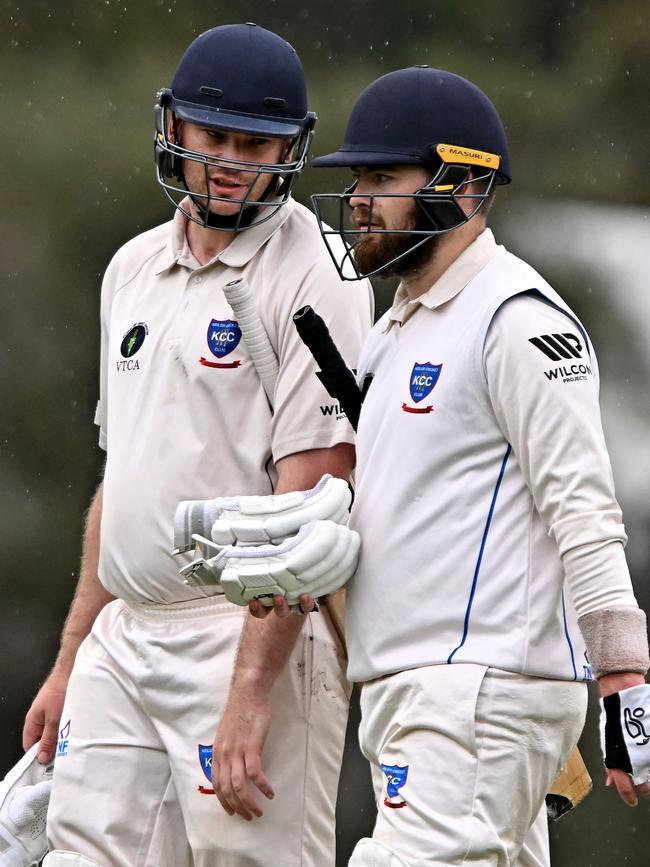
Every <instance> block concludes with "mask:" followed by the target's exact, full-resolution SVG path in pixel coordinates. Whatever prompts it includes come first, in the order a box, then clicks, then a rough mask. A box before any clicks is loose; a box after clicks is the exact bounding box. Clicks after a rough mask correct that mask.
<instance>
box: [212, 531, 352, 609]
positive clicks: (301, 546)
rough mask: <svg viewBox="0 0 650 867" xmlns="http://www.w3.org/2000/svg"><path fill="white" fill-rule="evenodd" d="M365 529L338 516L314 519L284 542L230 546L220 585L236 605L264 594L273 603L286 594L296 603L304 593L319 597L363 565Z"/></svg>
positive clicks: (265, 601) (263, 600)
mask: <svg viewBox="0 0 650 867" xmlns="http://www.w3.org/2000/svg"><path fill="white" fill-rule="evenodd" d="M360 545H361V539H360V537H359V534H358V533H356V532H355V531H354V530H350V529H349V527H346V526H344V525H342V524H335V523H334V522H333V521H312V522H310V523H309V524H305V525H304V526H303V527H301V528H300V530H299V531H298V533H297V534H296V535H295V536H292V537H291V538H290V539H287V540H286V541H284V542H283V543H282V544H281V545H263V546H260V547H253V546H251V547H244V548H234V547H233V548H230V549H227V550H226V551H224V554H225V555H226V558H225V567H224V569H223V572H222V573H221V579H220V584H221V586H222V587H223V591H224V593H225V595H226V598H227V599H228V600H229V601H230V602H234V603H235V605H248V603H249V602H250V601H251V599H259V600H260V602H261V603H262V604H263V605H266V606H271V605H273V596H274V595H280V596H284V597H285V599H286V600H287V602H288V603H289V605H295V604H296V603H297V602H298V600H299V597H300V596H301V595H302V594H303V593H309V594H311V595H312V596H314V597H317V596H325V595H326V594H327V593H333V592H334V590H338V588H339V587H342V586H343V585H344V584H345V582H346V581H348V580H349V579H350V578H351V577H352V575H353V574H354V571H355V569H356V567H357V562H358V559H359V548H360Z"/></svg>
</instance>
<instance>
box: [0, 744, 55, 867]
mask: <svg viewBox="0 0 650 867" xmlns="http://www.w3.org/2000/svg"><path fill="white" fill-rule="evenodd" d="M38 749H39V744H34V746H33V747H31V748H30V749H29V750H28V751H27V752H26V753H25V755H24V756H23V757H22V759H21V760H20V761H19V762H18V763H17V764H16V765H15V766H14V767H13V768H12V769H11V770H10V771H9V772H8V773H7V776H6V777H5V778H4V780H3V781H2V782H1V783H0V867H31V865H33V864H38V863H39V862H40V860H41V858H42V857H43V855H45V853H46V852H47V838H46V834H45V826H46V821H47V806H48V803H49V800H50V791H51V789H52V771H53V768H54V762H50V763H49V764H47V765H41V764H39V762H37V761H36V756H37V754H38Z"/></svg>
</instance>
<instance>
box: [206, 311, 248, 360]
mask: <svg viewBox="0 0 650 867" xmlns="http://www.w3.org/2000/svg"><path fill="white" fill-rule="evenodd" d="M240 340H241V328H240V327H239V323H238V322H235V321H234V320H233V319H212V320H211V322H210V325H209V327H208V346H209V347H210V352H211V353H212V354H213V355H216V356H217V358H223V357H224V355H229V354H230V353H231V352H232V351H233V349H236V348H237V345H238V344H239V341H240Z"/></svg>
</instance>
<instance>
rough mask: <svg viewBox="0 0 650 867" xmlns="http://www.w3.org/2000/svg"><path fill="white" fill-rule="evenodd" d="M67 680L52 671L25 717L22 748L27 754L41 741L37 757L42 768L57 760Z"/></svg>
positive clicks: (67, 676)
mask: <svg viewBox="0 0 650 867" xmlns="http://www.w3.org/2000/svg"><path fill="white" fill-rule="evenodd" d="M68 680H69V675H67V674H61V673H60V672H57V671H56V670H54V671H52V672H51V674H50V675H49V676H48V678H47V680H46V681H45V683H44V684H43V686H42V687H41V688H40V689H39V691H38V693H37V695H36V698H35V699H34V701H33V702H32V705H31V707H30V708H29V710H28V711H27V715H26V717H25V724H24V726H23V749H24V750H25V751H27V750H28V749H29V748H30V747H31V746H32V745H33V744H35V743H36V742H37V741H38V740H40V742H41V745H40V749H39V751H38V757H37V758H38V761H39V762H40V763H41V764H43V765H45V764H47V763H48V762H50V761H52V759H53V758H54V753H55V751H56V744H57V741H58V735H59V724H60V722H61V714H62V713H63V703H64V701H65V693H66V690H67V688H68Z"/></svg>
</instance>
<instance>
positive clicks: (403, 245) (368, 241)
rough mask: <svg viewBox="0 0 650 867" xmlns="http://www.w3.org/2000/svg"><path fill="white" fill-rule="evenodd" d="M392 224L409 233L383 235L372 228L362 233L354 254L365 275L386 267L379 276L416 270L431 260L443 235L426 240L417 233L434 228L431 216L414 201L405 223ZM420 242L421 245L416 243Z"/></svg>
mask: <svg viewBox="0 0 650 867" xmlns="http://www.w3.org/2000/svg"><path fill="white" fill-rule="evenodd" d="M391 228H395V229H397V230H400V231H404V230H406V231H408V232H409V234H403V235H402V234H400V235H391V234H388V233H387V234H385V235H383V234H379V233H376V232H369V233H368V234H367V235H360V236H358V238H359V240H358V241H357V242H356V243H355V244H354V251H353V255H354V261H355V263H356V266H357V268H358V270H359V271H360V273H361V274H362V275H363V274H370V273H371V272H372V271H376V270H378V269H382V270H381V273H379V274H378V275H377V276H378V277H381V278H385V277H400V278H403V277H407V276H409V275H413V274H416V273H417V272H418V271H420V270H422V268H423V267H424V266H425V265H427V264H428V263H429V262H430V261H431V258H432V256H433V254H434V252H435V249H436V247H437V246H438V242H439V240H440V237H441V236H440V235H430V236H429V237H427V238H426V240H424V236H423V235H417V234H415V232H418V231H431V229H432V228H433V226H432V223H431V220H430V219H428V218H427V217H426V216H425V215H424V214H423V213H422V212H421V211H420V209H419V208H418V207H417V206H416V205H413V207H412V209H411V211H410V212H409V213H408V214H407V216H406V218H405V220H404V223H403V224H402V225H401V226H394V227H391ZM384 231H386V230H385V229H384ZM411 233H413V234H411ZM418 244H419V246H416V245H418ZM389 263H392V264H389Z"/></svg>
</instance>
